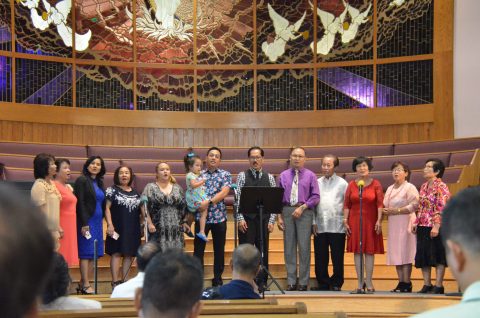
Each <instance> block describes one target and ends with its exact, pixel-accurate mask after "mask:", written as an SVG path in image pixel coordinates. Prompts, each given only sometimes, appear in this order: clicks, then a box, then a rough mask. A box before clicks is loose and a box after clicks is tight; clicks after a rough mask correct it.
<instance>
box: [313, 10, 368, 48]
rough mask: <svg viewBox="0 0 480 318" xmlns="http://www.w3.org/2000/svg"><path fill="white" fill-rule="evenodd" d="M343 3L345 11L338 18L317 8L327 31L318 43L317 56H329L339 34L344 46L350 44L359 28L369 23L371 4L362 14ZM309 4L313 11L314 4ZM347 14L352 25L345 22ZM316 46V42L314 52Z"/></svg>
mask: <svg viewBox="0 0 480 318" xmlns="http://www.w3.org/2000/svg"><path fill="white" fill-rule="evenodd" d="M342 2H343V5H344V7H345V9H344V10H343V12H342V13H341V14H340V15H339V16H338V17H335V15H333V14H332V13H330V12H327V11H324V10H321V9H320V8H319V7H317V15H318V17H319V18H320V22H321V23H322V25H323V28H324V30H325V31H324V33H323V36H322V37H321V39H320V40H319V41H317V43H316V49H317V54H320V55H328V54H329V53H330V52H331V51H332V48H333V45H334V43H335V37H336V35H337V33H338V34H340V35H341V41H342V43H343V44H348V43H350V42H351V41H352V40H353V39H355V37H356V36H357V33H358V28H359V26H360V25H361V24H364V23H366V22H367V21H368V14H369V12H370V8H371V7H372V4H371V3H370V4H369V5H368V8H367V9H365V11H363V12H360V10H358V9H357V8H354V7H353V6H351V5H350V4H349V3H346V2H345V1H342ZM309 3H310V7H311V8H312V9H313V4H312V3H311V2H309ZM347 13H348V15H349V16H350V21H351V22H350V23H349V22H346V21H345V18H346V16H347ZM314 45H315V44H314V42H312V43H311V44H310V48H311V49H312V51H313V50H314Z"/></svg>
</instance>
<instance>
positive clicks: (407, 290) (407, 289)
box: [400, 282, 412, 293]
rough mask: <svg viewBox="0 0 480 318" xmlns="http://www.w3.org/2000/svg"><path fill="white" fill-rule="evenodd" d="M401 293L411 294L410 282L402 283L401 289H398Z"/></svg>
mask: <svg viewBox="0 0 480 318" xmlns="http://www.w3.org/2000/svg"><path fill="white" fill-rule="evenodd" d="M400 292H401V293H411V292H412V282H410V283H403V287H402V288H400Z"/></svg>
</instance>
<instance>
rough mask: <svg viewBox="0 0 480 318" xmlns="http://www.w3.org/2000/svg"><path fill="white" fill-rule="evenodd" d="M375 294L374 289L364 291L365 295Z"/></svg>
mask: <svg viewBox="0 0 480 318" xmlns="http://www.w3.org/2000/svg"><path fill="white" fill-rule="evenodd" d="M374 293H375V288H373V287H372V288H367V290H366V291H365V294H374Z"/></svg>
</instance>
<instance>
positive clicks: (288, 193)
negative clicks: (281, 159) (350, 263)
mask: <svg viewBox="0 0 480 318" xmlns="http://www.w3.org/2000/svg"><path fill="white" fill-rule="evenodd" d="M290 166H291V168H290V169H288V170H285V171H283V172H282V173H281V174H280V176H279V185H280V187H282V188H283V189H285V192H284V194H283V200H282V203H283V210H282V214H281V215H279V218H278V227H279V228H280V230H282V231H284V234H283V241H284V248H283V250H284V256H285V267H286V268H287V283H288V286H287V290H288V291H293V290H299V291H306V290H307V286H308V281H309V279H310V244H311V242H310V235H311V233H312V232H311V227H312V224H313V216H314V209H315V206H316V205H317V204H318V202H319V201H320V191H319V190H318V182H317V176H316V175H315V173H313V172H312V171H310V170H308V169H305V168H304V166H305V149H303V148H302V147H294V148H292V151H291V152H290ZM297 245H298V255H299V258H300V260H299V273H298V274H299V275H298V288H297Z"/></svg>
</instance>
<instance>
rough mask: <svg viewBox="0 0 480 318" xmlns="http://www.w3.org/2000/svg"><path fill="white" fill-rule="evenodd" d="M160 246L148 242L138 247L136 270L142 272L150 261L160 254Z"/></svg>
mask: <svg viewBox="0 0 480 318" xmlns="http://www.w3.org/2000/svg"><path fill="white" fill-rule="evenodd" d="M160 250H161V247H160V244H158V243H156V242H153V241H150V242H147V243H145V244H143V245H140V247H139V248H138V251H137V268H138V270H139V271H140V272H144V271H145V269H146V268H147V265H148V263H149V262H150V260H151V259H152V258H153V257H154V256H155V255H156V254H157V253H158V252H160Z"/></svg>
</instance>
